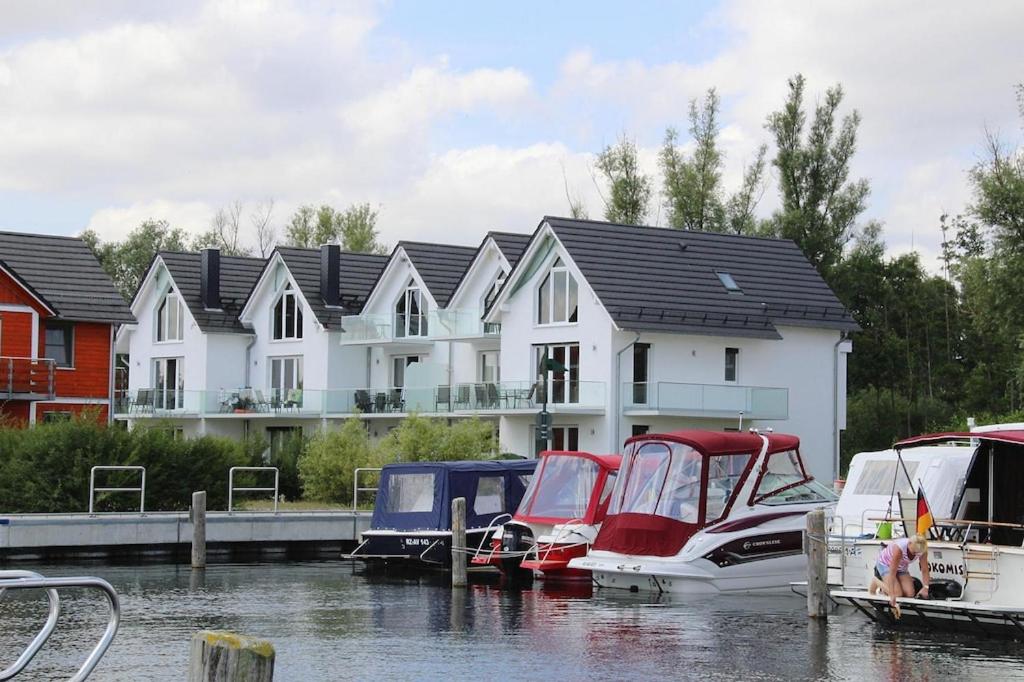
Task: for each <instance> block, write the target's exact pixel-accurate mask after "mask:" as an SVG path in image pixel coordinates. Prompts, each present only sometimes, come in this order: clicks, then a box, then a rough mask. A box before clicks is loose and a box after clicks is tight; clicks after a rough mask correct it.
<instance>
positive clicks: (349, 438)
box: [298, 418, 380, 504]
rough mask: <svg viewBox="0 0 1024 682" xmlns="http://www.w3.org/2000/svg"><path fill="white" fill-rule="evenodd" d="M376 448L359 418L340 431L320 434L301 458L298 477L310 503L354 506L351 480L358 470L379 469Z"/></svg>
mask: <svg viewBox="0 0 1024 682" xmlns="http://www.w3.org/2000/svg"><path fill="white" fill-rule="evenodd" d="M379 462H380V460H379V458H378V451H377V448H374V447H373V446H372V445H371V444H370V439H369V437H368V436H367V433H366V428H365V427H364V426H363V424H362V422H360V421H359V420H358V419H356V418H352V419H347V420H346V421H345V423H344V424H342V426H341V428H340V429H337V430H333V431H321V432H319V433H317V434H316V435H315V436H313V438H311V439H310V441H309V443H308V444H307V445H306V450H305V452H304V453H303V454H302V455H301V456H300V457H299V460H298V469H299V477H300V478H301V480H302V485H303V489H304V491H305V496H306V498H307V499H312V500H318V501H321V502H339V503H344V504H351V503H352V477H353V475H354V472H355V469H356V468H357V467H376V466H380V463H379Z"/></svg>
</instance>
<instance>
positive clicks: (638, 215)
mask: <svg viewBox="0 0 1024 682" xmlns="http://www.w3.org/2000/svg"><path fill="white" fill-rule="evenodd" d="M594 165H595V166H596V168H597V170H599V171H600V172H601V175H602V176H603V177H604V181H605V184H606V186H607V192H608V196H604V195H603V193H602V198H603V199H604V217H605V220H607V221H609V222H613V223H622V224H625V225H642V224H643V222H644V219H645V218H646V217H647V207H648V204H649V203H650V201H651V179H650V177H648V176H647V175H645V174H644V173H643V172H642V171H641V170H640V161H639V157H638V154H637V149H636V144H635V143H634V142H633V141H632V140H630V139H629V138H627V137H626V136H625V135H623V136H622V137H620V138H619V141H618V142H616V143H615V144H614V145H608V146H607V147H605V148H604V149H603V150H602V151H601V153H600V154H598V155H597V161H596V163H595V164H594ZM571 204H572V201H571V200H570V206H571ZM571 208H573V210H574V211H575V210H576V207H572V206H571Z"/></svg>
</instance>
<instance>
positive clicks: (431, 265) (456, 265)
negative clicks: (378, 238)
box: [398, 241, 477, 308]
mask: <svg viewBox="0 0 1024 682" xmlns="http://www.w3.org/2000/svg"><path fill="white" fill-rule="evenodd" d="M398 246H401V247H402V249H404V250H405V253H406V255H408V256H409V260H411V261H412V264H413V267H415V268H416V272H418V273H419V274H420V277H422V278H423V283H424V284H426V285H427V289H429V290H430V295H431V296H433V297H434V300H435V301H436V302H437V305H438V306H439V307H441V308H443V307H445V306H446V305H448V299H449V298H451V296H452V294H453V293H455V287H457V286H458V285H459V281H460V280H461V279H462V273H464V272H465V271H466V268H468V267H469V264H470V263H472V262H473V257H474V256H476V251H477V248H476V247H475V246H452V245H450V244H427V243H425V242H404V241H403V242H398Z"/></svg>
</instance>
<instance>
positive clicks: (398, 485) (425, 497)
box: [386, 472, 434, 513]
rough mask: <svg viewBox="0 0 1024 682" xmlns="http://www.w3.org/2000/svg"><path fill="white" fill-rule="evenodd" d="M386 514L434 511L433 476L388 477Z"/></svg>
mask: <svg viewBox="0 0 1024 682" xmlns="http://www.w3.org/2000/svg"><path fill="white" fill-rule="evenodd" d="M387 494H388V500H387V509H386V511H388V512H395V513H410V512H429V511H432V510H433V509H434V474H433V472H431V473H423V474H391V475H389V476H388V492H387Z"/></svg>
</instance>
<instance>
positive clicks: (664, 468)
mask: <svg viewBox="0 0 1024 682" xmlns="http://www.w3.org/2000/svg"><path fill="white" fill-rule="evenodd" d="M627 459H628V462H623V469H624V471H623V472H622V473H621V475H620V477H619V478H620V479H621V480H620V482H619V484H618V487H617V488H616V494H615V497H614V498H613V499H612V504H611V508H610V509H609V510H608V513H609V514H623V513H632V514H657V515H658V516H667V517H669V518H673V519H677V520H679V521H683V522H686V523H697V522H698V521H699V519H700V492H701V485H700V477H701V467H702V465H703V457H702V456H701V454H700V453H699V452H697V451H696V450H694V449H693V448H691V447H689V446H687V445H682V444H679V443H672V444H668V443H658V442H648V443H642V444H641V445H640V446H639V447H638V448H637V449H636V450H634V452H633V453H632V455H631V456H627ZM620 490H621V494H619V491H620Z"/></svg>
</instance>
